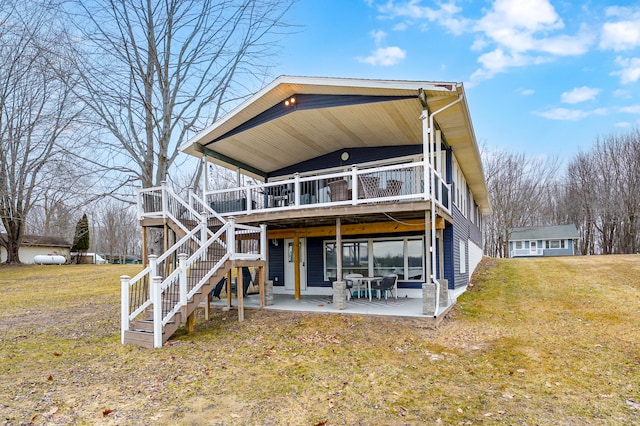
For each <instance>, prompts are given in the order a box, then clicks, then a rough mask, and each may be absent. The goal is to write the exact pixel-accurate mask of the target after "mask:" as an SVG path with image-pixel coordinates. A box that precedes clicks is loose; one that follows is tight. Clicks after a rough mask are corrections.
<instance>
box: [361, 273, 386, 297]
mask: <svg viewBox="0 0 640 426" xmlns="http://www.w3.org/2000/svg"><path fill="white" fill-rule="evenodd" d="M358 279H359V280H361V281H363V282H366V283H367V292H368V293H369V302H371V281H375V280H381V279H382V277H362V278H358ZM358 291H360V285H358Z"/></svg>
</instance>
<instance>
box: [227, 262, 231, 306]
mask: <svg viewBox="0 0 640 426" xmlns="http://www.w3.org/2000/svg"><path fill="white" fill-rule="evenodd" d="M231 276H232V273H231V269H229V272H227V309H231Z"/></svg>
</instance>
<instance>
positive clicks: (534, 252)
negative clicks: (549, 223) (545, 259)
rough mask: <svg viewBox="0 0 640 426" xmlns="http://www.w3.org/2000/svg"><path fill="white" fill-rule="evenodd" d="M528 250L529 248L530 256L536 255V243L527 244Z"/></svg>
mask: <svg viewBox="0 0 640 426" xmlns="http://www.w3.org/2000/svg"><path fill="white" fill-rule="evenodd" d="M529 248H530V252H531V254H538V242H537V241H531V242H530V243H529Z"/></svg>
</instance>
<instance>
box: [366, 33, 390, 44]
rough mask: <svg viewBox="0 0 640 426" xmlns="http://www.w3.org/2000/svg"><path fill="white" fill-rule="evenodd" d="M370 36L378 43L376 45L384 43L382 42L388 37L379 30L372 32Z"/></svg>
mask: <svg viewBox="0 0 640 426" xmlns="http://www.w3.org/2000/svg"><path fill="white" fill-rule="evenodd" d="M369 35H370V36H371V37H372V38H373V40H374V41H375V42H376V45H378V44H380V43H382V40H384V39H385V37H386V36H387V33H385V32H384V31H382V30H377V31H371V32H370V33H369Z"/></svg>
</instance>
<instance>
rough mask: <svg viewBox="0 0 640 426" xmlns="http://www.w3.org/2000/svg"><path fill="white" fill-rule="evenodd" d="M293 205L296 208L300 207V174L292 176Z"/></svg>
mask: <svg viewBox="0 0 640 426" xmlns="http://www.w3.org/2000/svg"><path fill="white" fill-rule="evenodd" d="M293 205H294V206H296V207H298V206H299V205H300V173H298V172H296V173H295V174H294V175H293Z"/></svg>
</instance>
